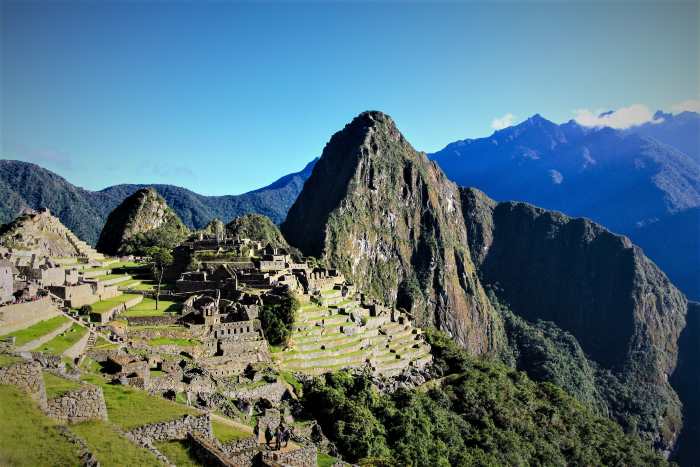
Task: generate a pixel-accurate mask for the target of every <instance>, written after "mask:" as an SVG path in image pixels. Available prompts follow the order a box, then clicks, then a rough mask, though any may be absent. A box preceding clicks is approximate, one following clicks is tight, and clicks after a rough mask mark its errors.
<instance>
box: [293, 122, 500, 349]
mask: <svg viewBox="0 0 700 467" xmlns="http://www.w3.org/2000/svg"><path fill="white" fill-rule="evenodd" d="M281 228H282V233H283V234H284V236H285V238H286V239H287V241H289V243H290V244H291V245H293V246H295V247H298V248H299V249H300V250H301V251H302V252H303V253H304V254H307V255H313V256H320V257H322V258H323V259H324V260H325V261H326V262H328V263H329V264H332V265H334V266H336V267H338V268H340V269H341V270H342V271H343V273H344V274H345V275H346V276H348V277H349V278H351V279H352V280H353V281H354V282H355V283H356V284H357V285H358V286H359V287H360V288H362V289H364V290H368V291H370V292H371V293H372V294H373V295H375V296H376V297H379V298H381V299H383V300H384V301H385V302H387V303H395V304H396V305H398V306H400V307H403V308H405V309H406V310H408V311H409V312H410V313H412V314H413V316H414V317H415V319H416V320H417V321H418V323H419V324H420V325H422V326H426V325H431V324H434V325H437V326H438V327H439V328H440V329H443V330H445V331H448V332H449V333H450V334H451V335H452V336H453V337H454V338H455V339H456V340H457V342H459V343H460V344H461V345H463V346H464V347H465V348H468V349H469V350H470V351H472V352H473V353H475V354H478V353H485V352H489V351H492V350H494V349H495V348H496V347H497V341H498V339H499V336H500V335H501V330H502V328H501V326H500V322H499V321H498V319H497V318H498V317H497V316H496V314H495V313H494V311H493V308H492V306H491V304H490V302H489V300H488V298H487V297H486V294H485V292H484V290H483V288H482V287H481V284H480V283H479V281H478V279H477V277H476V270H475V268H474V265H473V264H472V261H471V258H470V256H469V251H468V249H467V232H466V228H465V226H464V220H463V219H462V212H461V202H460V198H459V191H458V189H457V186H456V185H454V184H453V183H452V182H450V181H449V180H447V179H446V177H445V176H444V174H443V173H442V172H441V171H440V170H439V169H438V168H437V166H436V165H435V164H433V163H431V162H430V161H429V160H428V159H427V158H426V157H425V155H424V154H422V153H418V152H417V151H416V150H415V149H413V147H411V145H410V144H409V143H408V142H407V141H406V140H405V139H404V137H403V135H401V133H400V132H399V130H398V129H397V128H396V125H395V124H394V122H393V120H392V119H391V118H390V117H389V116H387V115H385V114H383V113H381V112H364V113H362V114H360V115H359V116H357V117H356V118H355V119H354V120H353V121H352V122H351V123H349V124H348V125H346V126H345V128H344V129H343V130H341V131H339V132H338V133H336V134H335V135H333V137H332V138H331V139H330V141H329V142H328V144H327V145H326V147H325V148H324V150H323V154H322V156H321V158H320V159H319V160H318V162H317V163H316V166H315V167H314V170H313V172H312V174H311V177H309V179H308V180H307V182H306V184H305V185H304V189H303V190H302V192H301V194H300V195H299V197H298V198H297V200H296V202H295V203H294V205H293V206H292V208H291V209H290V211H289V214H288V215H287V219H286V220H285V222H284V223H283V224H282V226H281Z"/></svg>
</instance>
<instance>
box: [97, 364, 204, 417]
mask: <svg viewBox="0 0 700 467" xmlns="http://www.w3.org/2000/svg"><path fill="white" fill-rule="evenodd" d="M84 379H85V380H86V381H88V382H91V383H93V384H98V385H100V386H102V390H103V392H104V396H105V402H106V403H107V412H108V414H109V419H110V421H112V422H114V423H115V424H117V425H119V426H120V427H122V428H124V429H126V430H129V429H132V428H136V427H138V426H141V425H147V424H149V423H156V422H162V421H166V420H174V419H176V418H179V417H181V416H183V415H186V414H190V415H197V414H199V411H197V410H195V409H192V408H189V407H186V406H183V405H181V404H177V403H175V402H170V401H168V400H165V399H163V398H161V397H156V396H151V395H150V394H148V393H147V392H145V391H141V390H139V389H135V388H133V387H129V386H120V385H114V384H107V383H106V382H105V381H104V380H103V379H102V378H101V377H99V376H96V375H87V376H86V377H85V378H84Z"/></svg>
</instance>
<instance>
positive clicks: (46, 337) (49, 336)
mask: <svg viewBox="0 0 700 467" xmlns="http://www.w3.org/2000/svg"><path fill="white" fill-rule="evenodd" d="M71 326H73V322H72V321H67V322H66V323H64V324H62V325H61V326H60V327H59V328H58V329H56V330H54V331H51V332H50V333H48V334H44V335H43V336H41V337H38V338H36V339H34V340H33V341H29V342H27V343H26V344H24V345H23V346H21V347H18V348H17V350H19V351H20V352H27V351H29V350H32V349H36V348H37V347H39V346H40V345H44V344H45V343H47V342H48V341H50V340H51V339H53V338H54V337H56V336H58V335H59V334H61V333H62V332H64V331H66V330H68V329H70V327H71Z"/></svg>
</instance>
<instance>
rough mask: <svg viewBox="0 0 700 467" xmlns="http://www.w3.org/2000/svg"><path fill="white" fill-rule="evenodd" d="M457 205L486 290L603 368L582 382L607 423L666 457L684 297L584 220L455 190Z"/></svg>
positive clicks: (675, 422) (634, 253)
mask: <svg viewBox="0 0 700 467" xmlns="http://www.w3.org/2000/svg"><path fill="white" fill-rule="evenodd" d="M462 207H463V209H464V217H465V219H466V221H467V226H468V231H469V250H470V251H471V252H472V254H473V260H474V263H475V264H476V267H477V268H478V270H479V276H480V278H481V280H482V282H483V283H484V285H486V286H487V287H489V288H492V289H493V290H494V291H495V293H496V295H497V296H498V299H499V300H500V301H502V302H503V303H505V304H507V306H508V307H509V308H510V309H511V310H512V311H513V312H514V313H515V314H516V315H518V316H520V317H522V318H525V319H526V320H528V321H530V322H536V321H538V320H544V321H549V322H552V323H554V324H555V325H556V326H558V327H559V328H561V329H562V330H564V331H566V332H568V333H570V334H571V335H573V336H575V337H576V340H577V341H578V343H579V344H580V347H581V349H582V350H583V351H584V352H585V354H586V356H588V357H589V358H590V359H591V360H592V361H593V362H594V363H595V365H597V366H599V367H600V368H601V369H602V370H604V371H603V373H601V374H600V375H599V376H595V377H593V378H591V379H589V381H592V382H593V383H594V384H595V385H596V386H597V391H596V392H597V393H598V394H599V395H601V396H602V398H603V399H604V400H605V402H606V405H607V409H608V410H609V411H610V413H611V415H612V416H613V418H615V419H617V420H618V421H619V422H620V423H621V424H622V425H623V427H625V428H626V429H627V430H628V431H632V432H638V433H640V434H641V435H642V436H643V437H645V438H648V439H650V440H652V441H653V442H654V444H655V446H656V447H657V448H658V449H661V450H670V448H671V447H672V446H673V444H674V442H675V438H676V437H677V436H678V433H679V431H680V426H681V414H680V404H679V401H678V397H677V395H676V393H675V392H674V390H673V388H672V387H671V386H670V384H669V383H668V379H669V377H670V376H671V375H672V374H673V372H674V369H675V366H676V361H677V357H678V338H679V336H680V333H681V331H682V330H683V327H684V326H685V314H686V309H687V301H686V299H685V297H684V296H683V294H681V293H680V292H679V291H678V290H677V289H676V288H675V287H674V286H673V285H672V284H671V283H670V281H669V280H668V278H667V277H666V275H665V274H664V273H663V272H661V271H660V270H659V268H658V267H656V265H655V264H654V263H652V262H651V261H650V260H649V259H648V258H647V257H646V256H644V254H643V253H642V251H641V250H640V249H639V248H638V247H637V246H635V245H633V244H632V243H631V242H630V241H629V239H627V238H626V237H622V236H619V235H615V234H612V233H610V232H609V231H607V230H606V229H604V228H603V227H601V226H599V225H597V224H595V223H593V222H591V221H589V220H587V219H582V218H579V219H572V218H569V217H567V216H565V215H563V214H560V213H557V212H553V211H546V210H544V209H541V208H537V207H534V206H532V205H529V204H525V203H516V202H505V203H496V202H495V201H493V200H491V199H490V198H488V197H487V196H486V195H485V194H484V193H483V192H481V191H479V190H476V189H473V188H464V189H462ZM562 353H563V354H566V353H569V354H576V353H578V354H580V352H562ZM527 360H528V361H527V362H526V364H527V365H531V364H532V363H533V361H534V360H533V359H527ZM606 371H607V372H606ZM589 374H591V373H590V372H589Z"/></svg>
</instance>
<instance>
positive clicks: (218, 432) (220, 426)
mask: <svg viewBox="0 0 700 467" xmlns="http://www.w3.org/2000/svg"><path fill="white" fill-rule="evenodd" d="M211 427H212V429H213V430H214V436H216V439H218V440H219V441H221V442H222V443H228V442H229V441H235V440H238V439H243V438H248V437H250V436H252V435H253V433H252V432H250V431H246V430H243V429H240V428H236V427H234V426H231V425H226V424H225V423H221V422H218V421H216V420H212V422H211Z"/></svg>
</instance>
